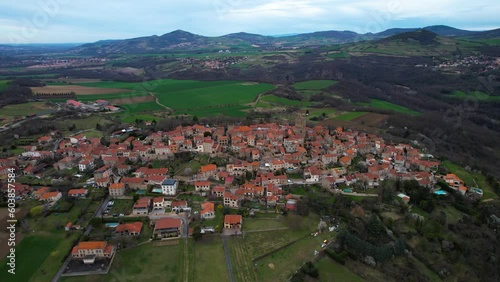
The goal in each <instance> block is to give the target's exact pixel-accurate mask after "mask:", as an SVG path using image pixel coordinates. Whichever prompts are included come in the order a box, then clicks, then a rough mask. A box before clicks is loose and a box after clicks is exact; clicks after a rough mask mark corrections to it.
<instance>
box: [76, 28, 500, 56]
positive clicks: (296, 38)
mask: <svg viewBox="0 0 500 282" xmlns="http://www.w3.org/2000/svg"><path fill="white" fill-rule="evenodd" d="M419 30H425V31H428V32H430V33H432V34H437V35H439V36H444V37H471V38H475V39H481V38H485V39H490V38H496V37H500V29H497V30H491V31H483V32H479V31H468V30H462V29H456V28H453V27H449V26H444V25H435V26H428V27H424V28H393V29H388V30H385V31H383V32H379V33H366V34H359V33H356V32H353V31H335V30H330V31H318V32H312V33H303V34H297V35H290V36H279V37H272V36H264V35H259V34H250V33H245V32H239V33H232V34H227V35H223V36H219V37H207V36H202V35H197V34H193V33H190V32H187V31H183V30H176V31H172V32H170V33H166V34H164V35H161V36H157V35H152V36H145V37H138V38H132V39H123V40H103V41H98V42H95V43H88V44H84V45H81V46H79V47H76V48H73V49H71V51H70V52H71V53H75V54H100V55H103V54H104V55H105V54H141V53H165V52H168V51H172V50H183V51H189V50H218V49H229V50H241V49H247V50H248V49H253V50H260V49H262V48H267V49H269V48H278V49H279V48H290V47H300V46H322V45H332V44H342V43H351V42H359V41H365V40H375V39H382V38H387V37H391V36H396V35H398V34H403V33H408V32H410V33H411V32H415V31H419ZM430 33H426V34H427V35H429V34H430ZM419 37H420V38H421V37H422V35H419Z"/></svg>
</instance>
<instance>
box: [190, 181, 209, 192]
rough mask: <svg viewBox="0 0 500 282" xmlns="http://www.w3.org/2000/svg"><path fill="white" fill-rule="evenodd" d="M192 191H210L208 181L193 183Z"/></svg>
mask: <svg viewBox="0 0 500 282" xmlns="http://www.w3.org/2000/svg"><path fill="white" fill-rule="evenodd" d="M194 189H195V191H196V192H201V191H203V192H207V191H210V181H195V182H194Z"/></svg>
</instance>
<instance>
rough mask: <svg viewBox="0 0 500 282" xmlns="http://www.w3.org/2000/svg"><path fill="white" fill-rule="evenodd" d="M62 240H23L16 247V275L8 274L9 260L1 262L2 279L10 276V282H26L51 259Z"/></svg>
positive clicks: (38, 236) (45, 238)
mask: <svg viewBox="0 0 500 282" xmlns="http://www.w3.org/2000/svg"><path fill="white" fill-rule="evenodd" d="M60 240H61V238H60V237H57V236H43V235H34V236H28V237H25V238H24V239H23V241H22V242H21V244H19V245H18V246H17V247H16V275H10V274H8V273H7V270H8V269H9V267H8V266H7V259H6V258H4V259H2V260H1V265H0V273H2V277H7V275H10V278H9V279H8V281H12V282H16V281H19V282H26V281H29V280H30V278H31V276H33V274H34V273H35V272H36V271H37V269H38V268H39V267H40V266H41V265H42V264H43V263H44V261H45V260H46V259H47V258H48V257H49V255H50V254H51V252H52V251H53V250H54V249H55V248H56V247H57V245H58V244H59V242H60Z"/></svg>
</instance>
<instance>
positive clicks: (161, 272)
mask: <svg viewBox="0 0 500 282" xmlns="http://www.w3.org/2000/svg"><path fill="white" fill-rule="evenodd" d="M179 242H180V243H179V245H174V246H154V245H153V243H147V244H145V245H142V246H138V247H135V248H131V249H127V250H123V251H120V252H118V253H116V255H115V259H114V261H113V265H112V266H111V269H110V271H109V273H108V274H106V275H91V276H77V277H63V278H62V279H61V281H69V282H77V281H82V282H87V281H88V282H100V281H102V282H105V281H120V282H132V281H183V280H182V277H183V265H184V257H183V249H184V244H185V242H184V241H183V240H181V241H179Z"/></svg>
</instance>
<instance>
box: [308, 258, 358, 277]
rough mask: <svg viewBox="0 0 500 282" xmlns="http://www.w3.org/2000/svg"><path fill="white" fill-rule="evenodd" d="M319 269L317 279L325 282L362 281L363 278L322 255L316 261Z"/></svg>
mask: <svg viewBox="0 0 500 282" xmlns="http://www.w3.org/2000/svg"><path fill="white" fill-rule="evenodd" d="M316 267H317V268H318V270H319V281H325V282H337V281H338V282H343V281H349V282H358V281H359V282H362V281H365V280H364V279H363V278H361V277H359V276H358V275H356V274H354V273H352V272H351V271H350V270H349V269H348V268H347V267H345V266H343V265H341V264H339V263H337V262H335V261H334V260H332V259H330V258H329V257H324V258H322V259H320V260H319V261H318V262H317V263H316Z"/></svg>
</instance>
